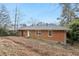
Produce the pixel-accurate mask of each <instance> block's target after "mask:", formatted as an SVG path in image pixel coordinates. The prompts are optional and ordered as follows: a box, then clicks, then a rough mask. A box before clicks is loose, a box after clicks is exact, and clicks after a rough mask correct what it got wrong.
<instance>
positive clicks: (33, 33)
mask: <svg viewBox="0 0 79 59" xmlns="http://www.w3.org/2000/svg"><path fill="white" fill-rule="evenodd" d="M67 31H68V28H65V27H61V26H27V27H24V28H20V29H19V30H18V34H19V36H24V37H31V38H33V39H46V40H54V41H58V42H66V33H67Z"/></svg>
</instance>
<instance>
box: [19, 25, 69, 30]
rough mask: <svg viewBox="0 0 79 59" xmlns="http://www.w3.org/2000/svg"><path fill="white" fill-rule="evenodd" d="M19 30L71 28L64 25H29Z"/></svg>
mask: <svg viewBox="0 0 79 59" xmlns="http://www.w3.org/2000/svg"><path fill="white" fill-rule="evenodd" d="M18 30H69V29H68V28H66V27H62V26H27V27H23V28H19V29H18Z"/></svg>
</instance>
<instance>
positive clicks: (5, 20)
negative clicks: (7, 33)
mask: <svg viewBox="0 0 79 59" xmlns="http://www.w3.org/2000/svg"><path fill="white" fill-rule="evenodd" d="M10 24H11V20H10V15H9V12H8V10H7V8H6V7H5V5H1V9H0V27H4V28H9V27H10Z"/></svg>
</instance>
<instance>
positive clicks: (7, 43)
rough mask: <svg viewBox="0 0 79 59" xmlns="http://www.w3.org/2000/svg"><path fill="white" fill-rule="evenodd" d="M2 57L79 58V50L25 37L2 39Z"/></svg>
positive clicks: (0, 42)
mask: <svg viewBox="0 0 79 59" xmlns="http://www.w3.org/2000/svg"><path fill="white" fill-rule="evenodd" d="M0 55H1V56H3V55H5V56H7V55H8V56H9V55H10V56H17V55H18V56H73V55H76V56H77V55H78V56H79V49H78V48H74V47H71V46H69V47H67V49H65V48H64V47H63V46H62V45H60V44H55V43H53V42H51V41H43V40H35V39H26V38H24V37H15V36H6V37H0Z"/></svg>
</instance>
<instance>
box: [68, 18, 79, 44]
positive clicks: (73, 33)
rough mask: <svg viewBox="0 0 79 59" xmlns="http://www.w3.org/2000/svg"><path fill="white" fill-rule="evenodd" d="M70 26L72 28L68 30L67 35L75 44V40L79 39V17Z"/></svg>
mask: <svg viewBox="0 0 79 59" xmlns="http://www.w3.org/2000/svg"><path fill="white" fill-rule="evenodd" d="M68 26H69V28H70V29H71V30H70V31H69V32H68V34H67V37H68V38H69V39H70V41H71V44H72V45H73V44H74V42H75V41H79V19H75V20H73V21H71V22H70V23H69V25H68Z"/></svg>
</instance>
